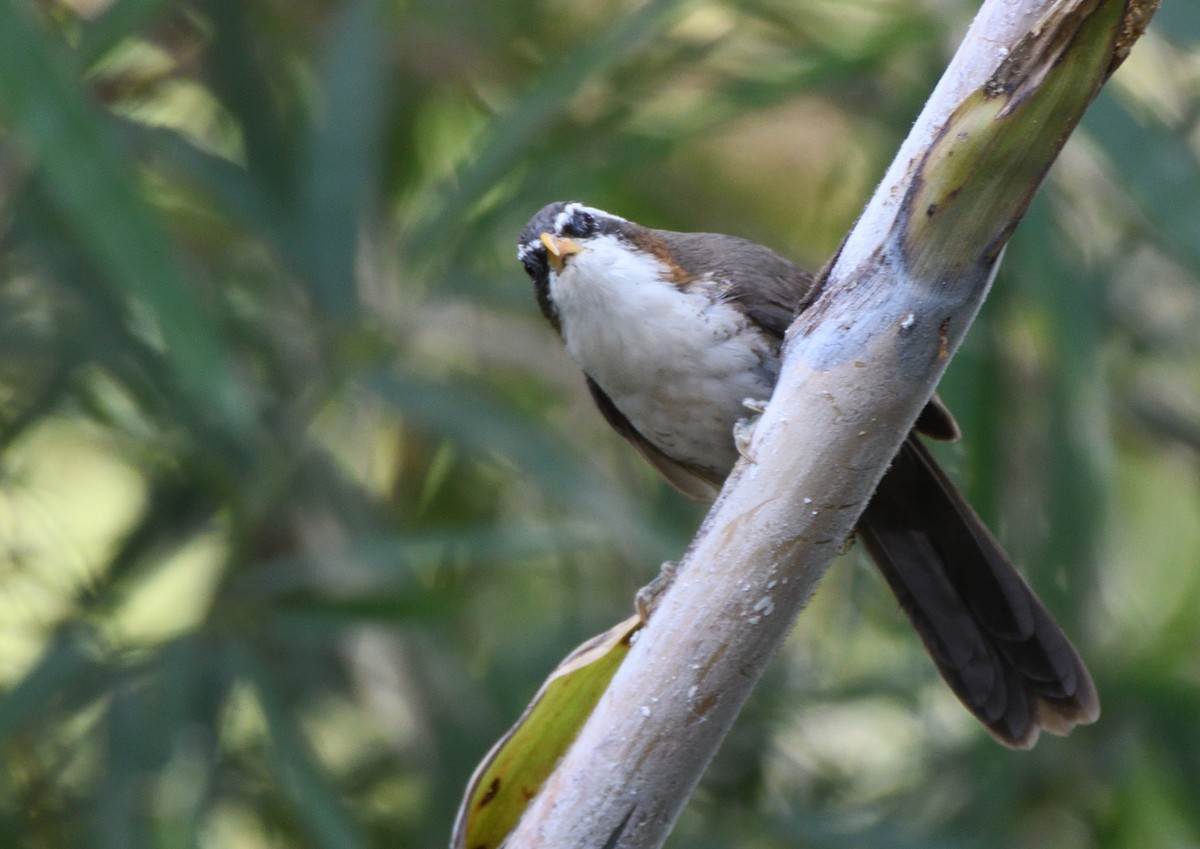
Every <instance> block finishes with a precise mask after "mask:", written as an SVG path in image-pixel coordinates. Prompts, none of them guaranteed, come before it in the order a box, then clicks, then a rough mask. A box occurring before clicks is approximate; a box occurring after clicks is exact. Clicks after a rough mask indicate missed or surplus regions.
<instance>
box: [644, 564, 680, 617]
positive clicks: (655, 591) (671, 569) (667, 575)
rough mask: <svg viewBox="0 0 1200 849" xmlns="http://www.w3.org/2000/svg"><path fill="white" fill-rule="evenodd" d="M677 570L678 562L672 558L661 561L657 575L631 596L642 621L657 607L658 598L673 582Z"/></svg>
mask: <svg viewBox="0 0 1200 849" xmlns="http://www.w3.org/2000/svg"><path fill="white" fill-rule="evenodd" d="M678 572H679V564H678V563H676V562H675V561H674V560H667V561H665V562H664V563H663V565H662V568H661V570H660V571H659V573H658V577H657V578H655V579H654V580H653V581H651V582H650V583H648V584H646V586H644V587H642V588H641V589H640V590H638V591H637V595H635V596H634V597H633V604H634V607H635V608H637V615H638V617H639V618H640V619H641V620H642V621H643V622H649V621H650V614H651V613H653V612H654V608H656V607H658V602H659V599H661V598H662V596H663V593H665V592H666V591H667V587H669V586H671V584H673V583H674V582H675V575H676V574H677V573H678Z"/></svg>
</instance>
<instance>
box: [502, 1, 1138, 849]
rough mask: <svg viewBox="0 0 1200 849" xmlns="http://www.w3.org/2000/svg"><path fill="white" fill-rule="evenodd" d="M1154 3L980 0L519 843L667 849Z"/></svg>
mask: <svg viewBox="0 0 1200 849" xmlns="http://www.w3.org/2000/svg"><path fill="white" fill-rule="evenodd" d="M1156 5H1157V4H1156V2H1155V0H1058V2H1053V0H988V2H986V3H985V4H984V6H983V8H982V9H981V10H980V13H979V15H978V17H977V19H976V21H975V23H974V24H973V25H972V27H971V29H970V31H969V32H968V33H967V36H966V37H965V39H964V41H963V44H962V46H961V47H960V49H959V51H958V53H957V54H956V55H955V57H954V59H953V61H952V62H951V64H950V66H949V68H948V69H947V71H946V74H945V75H944V77H943V79H942V81H941V82H940V83H939V85H938V87H937V89H936V90H935V91H934V93H933V95H932V96H931V98H930V100H929V102H928V104H927V105H926V107H925V110H924V111H923V112H922V114H921V116H920V118H918V120H917V122H916V124H915V125H914V127H913V130H912V133H911V135H910V136H909V138H908V139H907V140H906V141H905V143H904V145H903V146H902V147H901V149H900V152H899V153H898V155H897V157H896V159H895V161H894V162H893V164H892V166H891V168H890V169H889V171H888V172H887V174H886V175H885V177H884V179H883V182H882V183H881V185H880V187H879V189H878V190H877V191H876V192H875V194H874V196H873V197H872V198H871V201H870V202H869V203H868V205H867V207H866V209H865V210H864V212H863V215H862V217H861V218H860V219H859V221H858V223H857V224H856V226H855V228H854V230H853V231H852V232H851V233H850V234H849V236H848V237H847V239H846V242H845V243H844V244H843V247H842V249H841V251H840V252H839V254H838V256H837V257H835V259H834V260H833V261H832V262H831V264H830V266H829V267H828V269H827V271H826V273H825V276H824V284H823V286H822V288H821V290H820V292H819V294H818V295H817V297H816V300H815V301H814V302H813V304H812V305H811V306H810V307H809V308H808V309H807V310H806V311H805V312H804V313H803V314H802V315H801V317H800V318H799V319H798V320H797V321H796V323H795V324H794V325H793V326H792V328H791V330H790V331H789V334H788V341H787V345H786V352H785V357H784V364H783V371H782V374H781V377H780V380H779V384H778V386H777V387H776V390H775V394H774V397H773V399H772V401H771V403H770V406H769V407H768V409H767V410H766V412H765V413H764V414H763V416H762V418H761V420H760V422H759V424H758V427H757V429H756V431H755V435H754V439H753V441H752V443H751V446H750V451H749V453H750V455H751V456H752V457H753V458H754V462H753V463H749V462H746V461H742V462H741V463H739V464H738V467H737V468H736V469H735V470H734V472H733V474H732V475H731V476H730V478H729V480H728V482H727V483H726V486H725V489H724V490H723V492H722V494H721V497H720V498H719V499H718V501H717V503H716V504H715V505H714V506H713V508H712V510H711V511H710V513H709V515H708V518H707V519H706V520H705V522H704V525H703V526H702V527H701V529H700V531H699V533H698V535H697V537H696V539H695V541H694V542H693V545H692V547H691V548H690V549H689V551H688V554H687V556H686V558H685V560H684V562H683V563H682V564H681V568H680V572H679V577H678V578H677V580H676V581H675V583H674V584H673V585H672V586H671V588H670V589H669V590H668V592H667V593H666V594H665V595H664V596H663V598H662V599H661V601H660V603H659V605H658V607H657V608H656V610H655V612H654V615H653V617H652V618H651V620H650V622H649V623H648V625H647V626H646V627H645V629H644V630H643V631H642V633H641V635H640V637H639V639H638V641H637V642H636V644H635V645H634V646H633V648H632V650H631V651H630V653H629V655H628V657H627V658H626V659H625V661H624V663H623V664H622V666H621V668H620V669H619V671H618V672H617V674H616V676H615V677H614V678H613V681H612V683H611V685H610V687H609V689H608V690H607V691H606V693H605V695H604V696H603V697H602V698H601V700H600V702H599V704H598V705H597V707H596V710H595V712H594V713H593V714H592V716H591V718H590V719H589V720H588V722H587V723H586V725H585V726H584V728H583V730H582V731H581V732H580V734H579V737H578V738H577V739H576V741H575V743H574V745H573V746H572V748H571V749H570V751H569V752H568V754H567V755H566V756H565V757H564V759H563V761H562V763H561V764H560V765H559V767H558V769H557V770H556V771H555V772H554V774H553V775H552V776H551V777H550V779H549V780H548V781H547V782H546V784H545V785H544V787H543V789H542V792H541V793H540V794H539V795H538V796H537V798H536V799H535V800H534V801H533V803H532V804H531V806H530V808H529V810H528V811H527V813H526V815H525V817H524V818H523V820H522V821H521V823H520V825H519V826H518V828H517V830H516V831H515V832H514V833H513V834H512V836H511V837H510V839H509V841H508V843H507V844H506V846H508V847H509V849H532V848H533V847H555V849H575V848H576V847H595V849H600V847H606V846H611V847H620V849H634V847H639V848H643V847H657V846H660V845H661V844H662V842H663V841H664V840H665V839H666V836H667V834H668V832H669V830H670V828H671V826H672V824H673V823H674V821H675V818H676V817H677V816H678V814H679V811H680V810H681V809H682V807H683V805H684V803H685V802H686V800H687V798H688V796H689V795H690V794H691V791H692V789H693V788H694V787H695V785H696V783H697V781H698V780H699V777H700V774H701V773H702V772H703V770H704V768H705V767H706V766H707V764H708V762H709V760H710V759H711V758H712V755H713V753H714V752H715V751H716V748H717V746H718V745H719V744H720V741H721V739H722V738H723V737H724V735H725V733H726V731H727V730H728V728H729V727H730V725H731V724H732V722H733V720H734V718H735V717H736V715H737V713H738V711H739V710H740V709H741V707H742V705H743V704H744V702H745V700H746V698H747V697H748V696H749V693H750V692H751V690H752V689H753V687H754V685H755V683H756V681H757V680H758V678H759V676H760V675H761V673H762V670H763V668H764V666H765V665H766V662H767V661H768V659H769V658H770V656H771V655H772V654H773V653H774V652H775V650H776V649H777V647H778V646H779V644H780V643H781V642H782V641H783V639H784V637H785V636H786V634H787V632H788V631H789V630H790V628H791V626H792V623H793V620H794V618H795V616H796V615H797V614H798V612H799V611H800V609H801V608H802V607H803V605H804V603H805V602H806V601H807V599H808V598H809V596H810V595H811V594H812V592H813V589H814V588H815V586H816V584H817V582H818V581H819V579H820V578H821V576H822V575H823V574H824V572H825V570H826V568H827V567H828V565H829V563H830V562H831V561H832V559H833V557H834V556H835V554H836V553H837V550H838V547H839V546H840V544H841V542H842V541H843V540H845V539H846V538H847V537H848V536H849V535H850V534H851V532H852V529H853V527H854V525H855V522H856V521H857V519H858V517H859V515H860V513H861V512H862V510H863V507H864V506H865V505H866V503H867V501H868V499H869V497H870V495H871V493H872V492H873V490H874V488H875V486H876V484H877V483H878V481H879V480H880V478H881V476H882V475H883V472H884V470H885V468H886V466H887V464H888V463H889V461H890V460H891V459H892V457H894V456H895V454H896V451H897V450H898V449H899V447H900V443H901V441H902V440H903V438H904V436H905V434H906V433H907V432H908V431H909V429H910V427H911V426H912V424H913V422H914V420H915V419H916V417H917V414H918V412H919V411H920V410H921V408H922V407H923V406H924V405H925V403H926V401H927V400H928V398H929V397H930V395H931V394H932V392H933V389H934V387H935V386H936V385H937V381H938V380H939V378H940V377H941V375H942V373H943V371H944V370H945V367H946V364H947V362H948V360H949V358H950V356H951V355H952V354H953V353H954V351H955V350H956V349H957V347H958V344H959V342H960V341H961V339H962V337H963V335H964V333H965V332H966V329H967V327H968V326H969V324H970V323H971V321H972V320H973V318H974V316H975V313H976V312H977V310H978V308H979V306H980V304H981V303H982V301H983V298H984V296H985V295H986V292H987V289H988V287H989V285H990V284H991V281H992V278H993V276H994V274H995V271H996V268H997V266H998V263H999V259H1000V256H1001V254H1002V253H1003V249H1004V246H1005V244H1006V242H1007V240H1008V237H1009V236H1010V235H1011V233H1012V231H1013V229H1014V228H1015V227H1016V225H1017V223H1018V222H1019V220H1020V219H1021V216H1022V215H1023V214H1024V212H1025V210H1026V208H1027V206H1028V204H1029V200H1030V198H1031V197H1032V196H1033V193H1034V192H1035V191H1036V189H1037V187H1038V185H1039V184H1040V183H1041V181H1042V178H1043V177H1044V175H1045V173H1046V171H1047V169H1048V168H1049V167H1050V165H1051V164H1052V162H1053V161H1054V159H1055V157H1056V156H1057V154H1058V152H1059V150H1061V148H1062V145H1063V144H1064V143H1065V141H1066V139H1067V137H1068V136H1069V134H1070V132H1071V131H1072V130H1073V129H1074V127H1075V125H1076V123H1077V122H1078V120H1079V118H1080V116H1081V115H1082V113H1083V111H1084V109H1085V108H1086V107H1087V105H1088V104H1089V103H1090V102H1091V100H1092V99H1093V98H1094V97H1095V95H1096V93H1097V92H1098V91H1099V89H1100V86H1101V85H1102V84H1103V82H1104V80H1106V79H1107V77H1108V75H1109V74H1110V73H1111V72H1112V71H1113V70H1114V69H1115V67H1116V66H1117V65H1118V64H1119V63H1120V61H1121V60H1122V59H1123V58H1124V56H1125V54H1126V53H1127V52H1128V50H1129V48H1130V46H1131V45H1132V43H1133V42H1134V41H1135V40H1136V39H1137V37H1138V36H1139V35H1140V34H1141V32H1142V30H1143V29H1144V28H1145V24H1146V22H1147V20H1148V18H1149V16H1150V14H1152V13H1153V10H1154V8H1155V6H1156Z"/></svg>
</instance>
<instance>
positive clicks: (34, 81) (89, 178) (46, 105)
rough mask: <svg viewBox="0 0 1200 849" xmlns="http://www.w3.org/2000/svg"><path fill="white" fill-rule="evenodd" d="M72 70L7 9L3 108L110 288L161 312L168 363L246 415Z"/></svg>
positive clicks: (0, 12)
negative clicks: (237, 401) (34, 157)
mask: <svg viewBox="0 0 1200 849" xmlns="http://www.w3.org/2000/svg"><path fill="white" fill-rule="evenodd" d="M71 67H72V62H71V60H70V57H69V56H68V55H67V54H66V53H65V52H64V51H62V50H61V49H58V48H57V47H56V46H54V45H52V44H51V42H50V40H49V38H48V37H47V36H46V34H45V33H43V32H42V31H41V29H40V28H39V27H38V26H37V25H36V24H35V23H34V22H33V21H32V20H30V17H29V15H28V13H27V10H26V9H25V8H24V7H23V6H21V5H17V4H11V3H0V101H2V104H3V107H4V111H5V114H6V115H7V117H8V120H9V121H10V122H11V124H12V125H13V126H14V128H15V129H17V130H18V132H19V134H20V135H21V136H22V137H23V139H24V141H25V142H26V144H27V146H28V148H29V150H30V152H31V153H32V154H33V155H34V156H36V159H37V161H38V164H39V165H40V166H41V169H42V171H43V172H44V173H45V175H46V179H47V182H48V184H49V186H50V191H51V194H52V197H53V199H54V202H55V203H56V204H57V205H58V206H59V207H60V208H61V209H62V212H63V215H64V217H65V218H66V219H67V220H68V222H69V223H70V225H71V227H72V231H73V234H74V236H75V238H77V239H78V240H79V242H80V244H81V246H82V247H83V248H84V249H85V250H86V251H87V252H89V253H90V254H91V255H92V256H93V257H94V259H95V262H96V264H97V266H98V267H99V268H100V269H102V271H103V272H104V274H105V276H106V278H107V281H108V283H109V285H110V286H112V287H113V288H114V289H116V290H117V291H119V292H122V293H124V294H126V295H129V296H131V297H132V298H133V299H134V300H135V301H137V302H140V303H142V304H144V305H146V306H147V307H149V309H150V310H151V311H152V313H153V316H154V319H155V320H156V322H157V323H158V326H159V329H160V330H161V332H162V335H163V339H164V342H165V346H166V349H167V356H168V358H169V360H170V361H171V363H172V365H173V366H174V368H175V370H176V372H177V373H178V374H179V376H180V377H181V378H182V379H183V381H184V383H185V385H186V386H188V387H189V388H190V390H191V392H193V393H194V394H195V395H196V396H197V397H198V398H199V399H200V400H201V401H202V403H203V405H204V406H209V407H212V408H215V409H217V410H220V411H221V412H222V413H223V414H225V418H226V419H227V420H228V421H230V422H235V423H236V422H239V421H241V420H242V419H243V416H244V414H243V413H241V412H240V410H239V407H238V405H237V403H236V400H235V394H234V392H233V391H232V389H233V387H234V386H235V385H236V384H235V382H234V381H233V380H232V376H231V374H230V371H229V369H228V367H227V364H226V360H225V358H224V356H223V353H222V341H221V338H220V335H219V333H218V331H217V329H216V326H215V324H214V323H213V321H212V320H211V317H210V316H209V315H208V313H207V312H206V311H205V310H203V309H201V307H200V305H199V304H198V303H197V302H196V301H195V299H194V298H192V297H191V295H190V293H189V291H188V288H187V286H186V284H185V282H184V279H183V276H182V274H181V273H180V270H179V268H178V267H177V266H176V264H175V261H174V259H173V258H172V256H171V254H170V251H169V248H168V244H169V242H168V240H167V236H166V234H165V233H164V232H163V230H162V228H161V227H160V226H159V224H158V222H157V221H156V220H155V218H154V216H153V214H152V213H151V211H150V209H149V208H148V207H147V206H146V204H145V203H144V202H143V200H142V199H141V197H139V194H138V188H137V183H136V181H135V179H134V175H133V173H132V171H131V169H130V167H129V163H128V162H127V161H126V160H125V158H124V157H123V156H122V155H121V153H120V151H119V150H118V149H117V148H116V146H115V145H114V143H113V139H112V137H111V136H110V135H109V134H108V133H107V132H106V131H105V127H104V123H103V121H101V120H100V118H99V116H98V115H97V114H96V112H95V110H94V109H93V108H92V106H91V105H90V104H89V103H87V102H86V101H85V99H84V97H83V95H82V93H81V92H80V90H79V88H78V84H77V83H76V81H75V79H74V78H73V77H72V75H71V73H70V70H69V69H70V68H71Z"/></svg>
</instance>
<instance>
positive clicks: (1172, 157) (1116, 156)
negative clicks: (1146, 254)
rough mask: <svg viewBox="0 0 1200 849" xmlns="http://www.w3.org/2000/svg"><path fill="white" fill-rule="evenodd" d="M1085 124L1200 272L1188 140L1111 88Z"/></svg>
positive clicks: (1199, 169) (1198, 208) (1195, 165)
mask: <svg viewBox="0 0 1200 849" xmlns="http://www.w3.org/2000/svg"><path fill="white" fill-rule="evenodd" d="M1167 5H1168V6H1169V5H1171V4H1167ZM1083 127H1084V129H1086V130H1087V132H1088V134H1089V135H1090V136H1091V137H1092V138H1093V139H1095V140H1096V142H1097V143H1098V144H1099V145H1100V147H1101V149H1102V150H1103V151H1104V152H1105V153H1106V154H1108V156H1109V158H1110V159H1111V160H1112V162H1113V166H1114V168H1115V170H1116V171H1117V173H1118V174H1119V175H1120V181H1121V185H1122V186H1123V187H1124V188H1125V189H1126V190H1127V191H1128V192H1129V194H1130V196H1131V197H1132V198H1133V199H1134V200H1135V201H1136V202H1137V204H1138V206H1139V207H1141V209H1142V211H1143V212H1144V213H1145V214H1146V217H1147V218H1149V219H1150V222H1151V223H1152V224H1153V225H1154V232H1155V234H1157V236H1158V237H1159V238H1162V239H1163V240H1165V241H1166V242H1167V243H1168V244H1169V245H1170V246H1171V248H1172V250H1174V251H1175V252H1176V253H1177V255H1178V256H1179V258H1180V259H1181V260H1183V261H1184V262H1186V263H1188V265H1189V266H1190V267H1191V270H1192V272H1193V273H1194V274H1197V275H1200V239H1197V238H1196V236H1197V234H1198V233H1200V162H1197V160H1196V155H1195V152H1194V150H1193V148H1192V147H1191V144H1190V143H1189V141H1188V140H1187V139H1186V138H1185V137H1183V136H1182V135H1180V134H1178V133H1176V132H1172V131H1171V130H1170V129H1169V128H1167V127H1165V126H1161V125H1160V126H1154V125H1153V123H1152V119H1149V118H1135V117H1134V116H1133V115H1132V114H1131V113H1130V112H1129V110H1128V109H1126V108H1125V106H1124V104H1123V103H1122V102H1121V101H1119V100H1118V99H1117V98H1116V97H1114V96H1113V95H1112V94H1111V93H1109V92H1106V93H1104V94H1102V95H1101V96H1100V97H1099V98H1097V99H1096V102H1095V103H1094V104H1092V108H1091V109H1089V110H1088V111H1087V113H1086V114H1085V115H1084V118H1083Z"/></svg>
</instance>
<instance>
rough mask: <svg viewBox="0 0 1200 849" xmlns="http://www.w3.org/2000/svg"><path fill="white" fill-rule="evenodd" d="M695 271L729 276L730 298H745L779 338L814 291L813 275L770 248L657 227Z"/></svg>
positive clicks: (751, 313) (686, 267)
mask: <svg viewBox="0 0 1200 849" xmlns="http://www.w3.org/2000/svg"><path fill="white" fill-rule="evenodd" d="M654 234H655V235H656V236H658V237H659V238H660V239H662V240H663V241H664V242H666V243H667V244H669V245H670V246H671V248H672V256H673V257H674V258H675V260H676V261H677V262H678V263H679V265H680V266H681V267H682V268H683V270H684V271H686V272H687V273H688V274H689V275H691V276H695V277H699V276H702V275H705V274H708V275H711V276H712V277H714V278H716V279H719V280H724V281H726V283H727V285H728V287H729V288H728V297H729V299H730V300H731V301H736V302H738V303H740V304H741V305H742V306H743V308H744V309H745V310H746V315H748V316H749V317H750V319H751V320H752V321H754V322H755V323H756V324H758V325H759V326H760V327H762V328H763V329H764V330H766V331H767V332H768V333H770V334H771V335H772V336H775V337H777V338H779V339H783V334H784V331H786V330H787V329H788V325H790V324H791V323H792V319H794V318H795V317H796V310H797V309H799V307H800V304H801V303H803V302H804V299H805V298H807V297H808V294H809V292H811V291H812V287H813V277H812V275H811V274H809V273H808V272H807V271H805V270H804V269H803V268H801V267H800V266H798V265H796V264H795V263H792V262H788V261H787V260H786V259H784V258H783V257H781V256H780V255H779V254H777V253H775V252H774V251H773V250H771V249H770V248H765V247H763V246H762V245H758V244H755V243H754V242H749V241H746V240H745V239H739V238H737V237H736V236H723V235H721V234H720V233H673V232H670V231H668V230H655V231H654Z"/></svg>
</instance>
